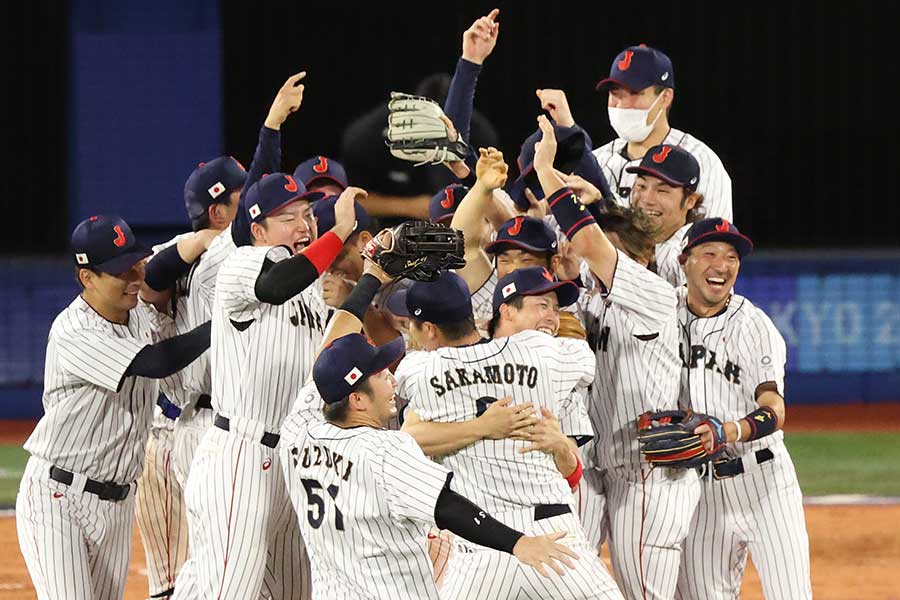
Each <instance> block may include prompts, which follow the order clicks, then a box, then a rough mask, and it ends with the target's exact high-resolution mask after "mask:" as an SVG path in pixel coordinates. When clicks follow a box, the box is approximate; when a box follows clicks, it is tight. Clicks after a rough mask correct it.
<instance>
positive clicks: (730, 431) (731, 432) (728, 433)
mask: <svg viewBox="0 0 900 600" xmlns="http://www.w3.org/2000/svg"><path fill="white" fill-rule="evenodd" d="M722 426H723V427H724V428H725V443H729V444H730V443H732V442H736V441H737V425H735V424H734V421H728V422H726V423H723V424H722ZM694 433H696V434H698V435H700V441H701V442H702V443H703V448H705V449H706V452H707V454H712V453H713V452H714V451H715V445H716V441H715V436H714V435H713V430H712V428H711V427H710V426H709V425H707V424H706V423H703V424H702V425H698V426H697V428H696V429H694Z"/></svg>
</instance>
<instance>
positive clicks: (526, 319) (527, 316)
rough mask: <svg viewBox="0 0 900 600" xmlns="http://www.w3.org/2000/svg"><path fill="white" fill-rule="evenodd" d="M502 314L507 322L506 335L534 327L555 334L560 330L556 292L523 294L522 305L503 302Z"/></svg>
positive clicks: (504, 327)
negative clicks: (537, 294)
mask: <svg viewBox="0 0 900 600" xmlns="http://www.w3.org/2000/svg"><path fill="white" fill-rule="evenodd" d="M500 316H501V320H502V321H503V322H505V326H503V329H502V331H504V332H505V333H506V335H513V334H515V333H519V332H521V331H527V330H529V329H534V330H537V331H542V332H544V333H546V334H547V335H553V336H555V335H556V333H557V332H558V331H559V299H558V298H557V297H556V292H547V293H546V294H542V295H540V296H523V297H522V306H521V307H517V306H515V305H514V304H512V303H507V304H501V305H500Z"/></svg>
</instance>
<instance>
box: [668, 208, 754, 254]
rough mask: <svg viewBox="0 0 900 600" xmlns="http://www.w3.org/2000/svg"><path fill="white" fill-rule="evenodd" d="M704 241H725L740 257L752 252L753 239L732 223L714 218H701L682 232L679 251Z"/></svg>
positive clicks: (684, 251) (684, 250) (686, 249)
mask: <svg viewBox="0 0 900 600" xmlns="http://www.w3.org/2000/svg"><path fill="white" fill-rule="evenodd" d="M706 242H726V243H728V244H731V245H732V246H734V249H735V250H737V253H738V256H740V257H741V258H744V257H745V256H747V255H748V254H750V253H751V252H753V241H751V240H750V238H748V237H747V236H746V235H744V234H743V233H741V232H740V231H738V228H737V227H736V226H735V225H734V223H730V222H728V221H727V220H725V219H719V218H716V219H703V220H701V221H697V222H696V223H694V224H693V225H691V227H690V229H688V230H687V232H686V233H685V234H684V240H682V247H681V253H682V254H685V253H686V252H687V251H688V250H690V249H691V248H693V247H694V246H699V245H700V244H705V243H706Z"/></svg>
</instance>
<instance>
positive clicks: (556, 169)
mask: <svg viewBox="0 0 900 600" xmlns="http://www.w3.org/2000/svg"><path fill="white" fill-rule="evenodd" d="M498 14H499V11H497V10H494V11H492V12H491V13H490V14H489V15H487V16H484V17H481V18H479V19H477V20H476V21H475V22H474V23H473V24H472V26H471V27H470V28H469V29H468V30H466V32H464V34H463V45H462V56H461V58H460V60H459V63H458V65H457V68H456V72H455V75H454V77H453V79H452V81H451V82H450V89H449V93H448V94H447V100H446V102H443V103H442V104H441V103H438V102H433V101H432V100H430V99H428V98H422V97H419V96H414V95H405V94H394V95H393V96H392V98H391V100H390V102H389V103H388V121H387V123H385V125H386V126H387V129H386V130H385V143H386V148H385V150H384V152H385V153H387V152H390V154H392V155H393V157H394V158H393V160H396V161H397V162H398V163H399V162H401V161H407V162H406V163H405V164H406V165H408V166H412V164H413V163H415V164H416V167H415V168H416V169H442V172H444V173H446V174H449V175H448V176H449V177H452V179H453V180H454V181H452V183H451V184H450V185H447V186H441V188H440V189H434V190H430V192H429V193H431V194H433V196H432V197H431V200H430V202H428V217H429V218H428V222H426V221H425V220H424V215H420V214H418V213H417V212H414V211H410V210H408V209H404V206H403V203H402V202H399V203H398V202H396V201H395V199H391V198H385V197H384V196H383V195H379V194H377V193H374V192H372V193H370V192H367V191H366V190H364V189H362V188H361V187H357V186H355V185H352V184H353V183H354V181H353V178H354V173H353V171H352V170H349V169H345V168H344V166H343V165H341V164H340V163H339V162H338V161H337V160H334V159H333V158H330V157H326V156H314V157H312V158H310V159H308V160H306V161H304V162H302V163H301V164H300V165H298V166H297V167H296V169H294V170H293V171H292V172H285V171H284V170H283V167H282V160H281V132H280V129H281V126H282V125H283V124H284V122H285V121H286V120H287V119H288V118H289V117H290V115H291V114H292V113H294V112H296V111H298V110H299V109H300V108H301V105H302V100H303V93H304V88H305V86H304V84H303V83H302V80H303V78H304V77H305V73H298V74H296V75H293V76H291V77H290V78H288V79H287V81H286V82H285V84H284V85H283V86H282V88H281V89H280V90H279V91H278V93H277V95H276V97H275V99H274V101H273V103H272V106H271V108H270V111H269V113H268V115H267V117H266V120H265V122H264V124H263V126H262V128H261V130H260V134H259V142H258V146H257V148H256V152H255V154H254V156H253V160H252V162H251V163H250V167H249V169H245V168H244V167H243V166H242V165H241V163H240V162H238V161H237V160H236V159H234V158H232V157H230V156H222V157H218V158H215V159H213V160H209V161H207V162H205V163H200V165H199V166H197V167H196V168H195V169H194V170H193V172H192V173H191V175H190V177H189V178H188V180H187V182H186V184H185V188H184V199H185V206H186V208H187V212H188V217H189V218H190V220H191V225H192V231H191V232H189V233H185V234H182V235H178V236H176V237H175V238H173V239H172V240H170V241H169V242H167V243H164V244H161V245H159V246H156V247H153V248H152V249H150V248H145V247H144V246H142V245H141V244H140V243H139V242H138V240H137V239H136V238H135V236H134V233H133V232H132V230H131V229H130V227H129V226H128V224H127V223H125V222H124V221H123V220H122V219H120V218H118V217H116V216H112V215H99V216H92V217H89V218H87V219H85V220H84V221H82V222H81V223H80V224H79V225H78V227H76V229H75V230H74V232H73V234H72V238H71V246H72V259H73V261H74V267H75V273H76V277H77V279H78V282H79V284H80V286H81V288H82V292H81V294H80V295H79V296H78V297H77V298H75V300H74V301H73V302H72V303H71V304H70V305H69V306H68V307H67V308H66V309H65V310H63V311H62V313H60V315H59V316H58V317H57V318H56V320H55V321H54V323H53V325H52V327H51V331H50V335H49V339H48V345H47V358H46V367H45V377H44V396H43V405H44V412H45V415H44V417H43V418H42V419H41V420H40V421H39V423H38V424H37V427H36V429H35V431H34V433H33V434H32V435H31V437H29V439H28V441H27V442H26V444H25V449H26V450H27V451H28V453H29V454H30V458H29V460H28V463H27V466H26V470H25V474H24V476H23V479H22V483H21V486H20V489H19V494H18V497H17V502H16V517H17V518H16V524H17V529H18V537H19V543H20V547H21V550H22V554H23V555H24V557H25V561H26V564H27V566H28V569H29V572H30V574H31V578H32V581H33V583H34V586H35V589H36V590H37V594H38V597H39V598H42V599H44V598H97V599H100V598H122V597H123V594H124V590H125V583H126V578H127V575H128V562H129V558H130V555H131V543H132V529H133V524H134V520H135V518H136V519H137V523H138V526H139V528H140V531H141V538H142V541H143V545H144V550H145V553H146V557H147V574H148V580H149V596H150V597H151V598H174V599H195V598H196V599H199V598H203V599H208V598H216V599H224V598H234V599H247V598H253V599H255V598H273V599H280V598H297V599H310V598H312V599H328V600H336V599H345V598H346V599H351V598H352V599H354V600H357V599H362V598H372V599H390V600H401V599H414V598H416V599H418V598H434V599H438V598H441V599H454V600H463V599H471V598H476V599H484V600H488V599H495V598H496V599H502V598H531V599H535V600H537V599H548V598H558V599H560V600H562V599H570V598H571V599H576V598H608V599H615V598H629V599H642V600H644V599H650V598H653V599H673V598H678V599H695V598H696V599H730V598H737V597H738V596H739V594H740V589H741V583H742V580H743V575H744V570H745V566H746V561H747V556H748V553H751V554H752V556H753V561H754V564H755V566H756V568H757V570H758V572H759V575H760V579H761V582H762V587H763V591H764V593H765V596H766V598H768V599H770V600H771V599H776V598H777V599H779V600H781V599H800V598H811V597H812V591H811V585H810V578H809V542H808V538H807V533H806V526H805V520H804V514H803V506H802V495H801V491H800V487H799V484H798V482H797V477H796V474H795V472H794V467H793V464H792V462H791V458H790V456H789V454H788V452H787V450H786V448H785V446H784V442H783V433H782V431H781V429H782V427H783V424H784V420H785V402H784V397H785V390H784V369H785V363H786V360H787V359H786V348H785V343H784V340H783V338H782V336H781V335H780V334H779V332H778V331H777V329H776V328H775V326H774V325H773V323H772V321H771V320H770V319H769V317H768V316H767V315H766V314H765V313H764V312H762V311H761V310H760V309H759V308H757V307H755V306H754V305H753V304H752V303H751V302H750V300H749V299H747V298H745V297H742V296H740V295H738V294H736V293H735V292H734V290H733V288H734V284H735V281H736V279H737V277H738V272H739V269H740V264H741V261H742V260H743V259H744V258H745V257H746V256H747V255H748V254H750V253H751V252H752V250H753V243H752V242H751V240H750V239H749V238H748V237H747V236H745V235H744V234H743V233H741V232H740V231H739V230H738V228H737V227H736V226H735V225H734V224H733V223H732V222H731V221H732V191H731V180H730V178H729V176H728V174H727V173H726V171H725V168H724V166H723V164H722V162H721V161H720V160H719V158H718V157H717V156H716V155H715V153H714V152H713V151H712V150H711V149H710V148H709V147H707V146H706V145H705V144H704V143H703V142H701V141H700V140H698V139H696V138H694V137H693V136H691V135H690V134H688V133H685V132H682V131H679V130H676V129H674V128H672V127H671V126H670V125H669V121H668V112H669V108H670V107H671V105H672V103H673V101H674V90H675V73H674V70H673V66H672V63H671V61H670V59H669V58H668V57H667V56H666V55H665V54H664V53H662V52H660V51H659V50H656V49H654V48H651V47H648V46H645V45H640V46H631V47H628V48H626V49H625V50H623V51H622V52H621V53H619V55H618V56H616V57H615V59H614V60H613V62H612V66H611V68H610V71H609V76H608V77H606V78H604V79H603V80H601V81H600V82H599V83H598V84H597V90H598V92H600V93H602V94H605V95H606V97H607V110H608V114H609V119H610V124H611V126H612V128H613V129H614V130H615V133H616V136H617V137H616V138H615V139H614V140H612V141H610V142H609V143H606V144H604V145H602V146H599V147H597V148H596V149H595V148H594V147H593V142H592V139H591V136H590V135H589V134H588V133H587V132H586V131H585V130H584V129H583V128H581V127H580V126H578V125H577V123H576V121H575V119H574V116H573V114H572V111H571V109H570V107H569V105H568V101H567V99H566V95H565V93H564V92H563V91H562V90H555V89H538V90H537V92H536V97H537V103H536V106H535V112H536V113H538V112H541V111H543V112H541V114H540V116H538V117H537V128H536V130H535V131H534V133H533V134H532V135H530V136H529V137H528V138H527V139H526V140H525V141H524V142H523V144H522V147H521V152H520V154H519V156H518V157H517V166H518V169H519V175H518V177H516V178H515V179H512V178H511V177H509V174H508V164H507V161H506V159H505V158H504V156H503V154H502V153H501V152H500V151H499V150H497V149H496V148H494V147H490V146H488V147H477V146H474V145H472V144H470V143H468V142H469V137H470V131H471V130H472V116H473V109H474V98H475V88H476V83H477V79H478V77H479V75H480V74H481V71H482V66H483V63H484V61H485V60H486V59H487V57H488V56H489V55H490V54H491V52H492V51H493V49H494V47H495V45H496V43H497V40H498V37H499V23H498V22H497V16H498ZM425 163H428V166H424V167H419V166H418V165H420V164H425ZM411 205H412V203H410V206H411ZM387 218H393V219H395V220H400V221H402V220H404V219H408V220H409V221H412V222H406V223H403V224H400V225H395V226H391V227H381V224H380V223H379V221H380V220H386V219H387ZM376 224H377V225H376ZM604 544H605V545H606V547H607V548H608V551H609V556H610V559H611V564H612V570H611V571H610V570H608V569H607V567H606V564H605V563H604V561H602V560H601V559H600V549H601V547H602V546H603V545H604Z"/></svg>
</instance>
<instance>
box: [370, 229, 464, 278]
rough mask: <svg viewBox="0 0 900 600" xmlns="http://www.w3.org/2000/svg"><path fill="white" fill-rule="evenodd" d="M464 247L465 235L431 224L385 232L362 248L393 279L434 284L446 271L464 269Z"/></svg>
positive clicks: (385, 230) (386, 230)
mask: <svg viewBox="0 0 900 600" xmlns="http://www.w3.org/2000/svg"><path fill="white" fill-rule="evenodd" d="M464 247H465V243H464V239H463V233H462V231H459V230H458V229H451V228H450V227H448V226H447V225H440V224H435V223H429V222H428V221H406V222H404V223H401V224H400V225H397V226H396V227H393V228H390V229H384V230H382V231H381V232H380V233H379V234H378V235H376V236H375V237H374V238H372V240H371V241H370V242H369V243H368V244H366V246H365V248H363V251H362V255H363V258H367V259H369V260H372V261H374V262H376V263H377V264H378V266H379V267H381V268H382V270H383V271H384V272H385V273H387V274H388V275H390V276H391V277H394V278H397V279H399V278H402V277H406V278H408V279H412V280H414V281H435V280H437V278H438V276H439V275H440V272H441V271H442V270H445V269H461V268H462V267H464V266H465V265H466V261H465V259H464V258H463V255H464V252H465V248H464Z"/></svg>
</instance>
